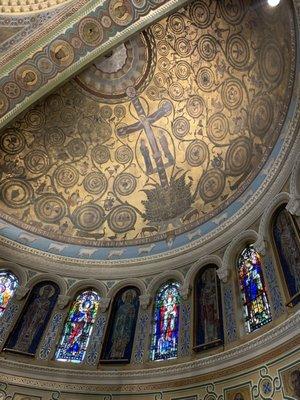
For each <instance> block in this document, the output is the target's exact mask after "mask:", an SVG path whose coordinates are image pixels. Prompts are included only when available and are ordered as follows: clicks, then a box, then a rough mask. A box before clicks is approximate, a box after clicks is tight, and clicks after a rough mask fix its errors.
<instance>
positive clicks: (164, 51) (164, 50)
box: [157, 40, 170, 56]
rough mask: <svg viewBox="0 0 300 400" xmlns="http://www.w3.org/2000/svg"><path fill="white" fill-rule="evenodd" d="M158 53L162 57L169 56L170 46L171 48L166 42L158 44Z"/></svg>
mask: <svg viewBox="0 0 300 400" xmlns="http://www.w3.org/2000/svg"><path fill="white" fill-rule="evenodd" d="M157 51H158V53H159V54H161V55H162V56H167V55H168V54H169V52H170V46H169V44H168V42H166V41H165V40H162V41H161V42H158V43H157Z"/></svg>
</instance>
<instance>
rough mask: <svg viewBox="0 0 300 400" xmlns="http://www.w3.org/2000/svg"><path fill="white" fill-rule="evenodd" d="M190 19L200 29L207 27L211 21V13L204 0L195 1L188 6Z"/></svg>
mask: <svg viewBox="0 0 300 400" xmlns="http://www.w3.org/2000/svg"><path fill="white" fill-rule="evenodd" d="M190 16H191V19H192V20H193V21H194V22H195V23H196V24H197V26H198V27H199V28H201V29H204V28H207V27H208V26H209V25H210V22H211V15H210V11H209V8H208V6H207V5H206V3H205V2H204V1H195V2H193V4H192V5H191V6H190Z"/></svg>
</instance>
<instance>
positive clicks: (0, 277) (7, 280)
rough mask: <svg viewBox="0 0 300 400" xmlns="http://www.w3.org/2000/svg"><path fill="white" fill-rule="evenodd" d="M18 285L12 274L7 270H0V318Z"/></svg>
mask: <svg viewBox="0 0 300 400" xmlns="http://www.w3.org/2000/svg"><path fill="white" fill-rule="evenodd" d="M18 286H19V282H18V278H17V277H16V276H15V275H14V274H12V273H11V272H9V271H0V318H1V317H2V315H3V314H4V311H5V309H6V307H7V305H8V302H9V300H10V299H11V298H12V296H13V295H14V293H15V290H16V288H17V287H18Z"/></svg>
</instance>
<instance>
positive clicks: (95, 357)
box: [83, 298, 111, 368]
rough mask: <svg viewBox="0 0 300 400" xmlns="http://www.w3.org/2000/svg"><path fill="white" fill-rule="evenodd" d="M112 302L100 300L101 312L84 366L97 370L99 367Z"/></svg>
mask: <svg viewBox="0 0 300 400" xmlns="http://www.w3.org/2000/svg"><path fill="white" fill-rule="evenodd" d="M110 300H111V299H110V298H104V299H101V300H100V304H99V312H98V314H97V316H96V320H95V324H94V326H93V330H92V333H91V337H90V341H89V344H88V348H87V351H86V355H85V357H84V360H83V364H86V365H90V366H93V367H95V368H96V367H97V365H98V363H99V360H100V356H101V351H102V345H103V340H104V334H105V329H106V325H107V323H108V312H107V311H108V307H109V304H110Z"/></svg>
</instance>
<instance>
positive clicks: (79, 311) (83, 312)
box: [55, 290, 100, 363]
mask: <svg viewBox="0 0 300 400" xmlns="http://www.w3.org/2000/svg"><path fill="white" fill-rule="evenodd" d="M99 301H100V296H99V295H98V294H97V293H96V292H94V291H92V290H86V291H84V292H82V293H80V294H79V295H78V296H77V298H76V300H75V301H74V302H73V304H72V306H71V309H70V311H69V314H68V318H67V321H66V323H65V326H64V331H63V334H62V338H61V341H60V344H59V346H58V348H57V350H56V355H55V359H56V360H57V361H69V362H73V363H80V362H81V361H82V360H83V359H84V356H85V353H86V349H87V346H88V343H89V339H90V336H91V333H92V329H93V325H94V322H95V317H96V314H97V310H98V307H99Z"/></svg>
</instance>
